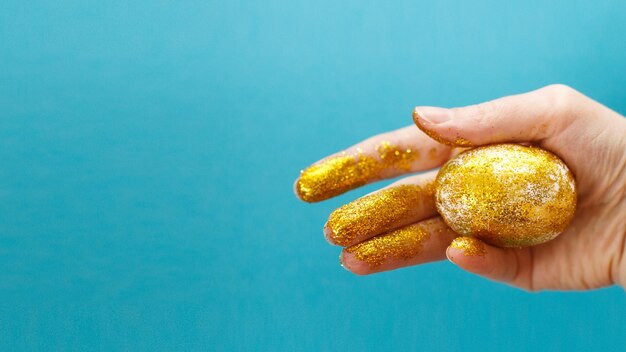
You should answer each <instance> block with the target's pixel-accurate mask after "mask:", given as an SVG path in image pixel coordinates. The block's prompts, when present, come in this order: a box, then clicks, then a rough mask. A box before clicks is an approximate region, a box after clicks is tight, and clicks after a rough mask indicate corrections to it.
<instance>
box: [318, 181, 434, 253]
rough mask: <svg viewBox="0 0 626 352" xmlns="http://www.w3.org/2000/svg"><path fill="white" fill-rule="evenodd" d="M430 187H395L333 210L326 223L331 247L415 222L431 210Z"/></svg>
mask: <svg viewBox="0 0 626 352" xmlns="http://www.w3.org/2000/svg"><path fill="white" fill-rule="evenodd" d="M434 202H435V197H434V183H430V184H428V185H426V186H424V187H420V186H417V185H399V186H393V187H389V188H385V189H383V190H381V191H379V192H376V193H372V194H370V195H367V196H365V197H362V198H359V199H357V200H355V201H353V202H351V203H348V204H346V205H344V206H342V207H340V208H339V209H337V210H335V211H334V212H333V213H332V214H330V217H329V219H328V222H327V223H326V228H327V229H328V232H329V234H328V236H329V237H330V238H331V240H332V241H333V242H334V243H337V244H338V245H341V246H347V245H349V244H351V243H352V241H354V240H355V239H356V238H357V237H359V238H369V237H372V236H375V235H378V234H381V233H383V232H386V231H389V230H391V229H393V228H397V227H399V226H403V225H406V224H409V223H411V222H414V221H416V220H417V219H416V216H419V215H420V212H422V211H423V209H425V208H432V207H433V206H434Z"/></svg>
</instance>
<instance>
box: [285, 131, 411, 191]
mask: <svg viewBox="0 0 626 352" xmlns="http://www.w3.org/2000/svg"><path fill="white" fill-rule="evenodd" d="M418 158H419V154H418V152H417V150H412V149H410V148H400V147H398V146H394V145H392V144H390V143H389V142H387V141H382V142H381V143H380V144H378V145H377V146H375V147H374V150H371V151H363V150H362V149H360V148H357V149H356V151H355V152H354V153H351V154H348V153H342V154H340V155H338V156H334V157H330V158H328V159H325V160H322V161H320V162H318V163H316V164H314V165H312V166H310V167H309V168H307V169H306V170H303V171H302V172H301V174H300V178H299V179H298V181H297V182H296V193H297V194H298V196H299V197H300V199H302V200H304V201H307V202H318V201H322V200H325V199H328V198H331V197H334V196H337V195H339V194H342V193H344V192H347V191H349V190H351V189H354V188H357V187H360V186H363V185H365V184H367V183H369V182H372V181H375V180H378V179H380V178H382V177H383V176H385V175H384V174H385V173H391V174H393V175H395V174H398V173H399V172H408V171H410V169H411V164H412V162H413V161H414V160H417V159H418Z"/></svg>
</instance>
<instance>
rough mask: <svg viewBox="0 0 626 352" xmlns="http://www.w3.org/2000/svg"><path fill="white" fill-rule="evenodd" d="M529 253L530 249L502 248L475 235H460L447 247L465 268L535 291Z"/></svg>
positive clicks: (492, 278)
mask: <svg viewBox="0 0 626 352" xmlns="http://www.w3.org/2000/svg"><path fill="white" fill-rule="evenodd" d="M529 253H530V252H529V251H528V248H523V249H509V248H498V247H494V246H490V245H488V244H486V243H484V242H482V241H481V240H479V239H476V238H473V237H457V238H455V239H454V240H453V241H452V243H451V244H450V246H449V247H448V249H447V250H446V256H447V257H448V260H450V261H451V262H452V263H454V264H456V265H457V266H459V267H460V268H461V269H463V270H466V271H469V272H471V273H474V274H477V275H480V276H483V277H486V278H488V279H491V280H494V281H500V282H504V283H509V284H511V285H513V286H517V287H521V288H523V289H526V290H531V291H532V290H533V284H532V282H531V281H532V279H531V276H530V273H531V258H530V254H529Z"/></svg>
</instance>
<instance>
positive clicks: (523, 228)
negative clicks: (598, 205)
mask: <svg viewBox="0 0 626 352" xmlns="http://www.w3.org/2000/svg"><path fill="white" fill-rule="evenodd" d="M435 198H436V206H437V210H438V211H439V213H440V214H441V216H442V217H443V219H444V221H445V222H446V223H447V224H448V226H450V227H451V228H452V229H453V230H454V231H455V232H457V233H459V234H461V235H463V236H473V237H476V238H478V239H480V240H483V241H485V242H487V243H489V244H492V245H496V246H499V247H525V246H532V245H536V244H539V243H544V242H547V241H549V240H551V239H553V238H555V237H556V236H557V235H558V234H560V233H561V232H563V230H565V228H566V227H567V225H568V224H569V223H570V221H571V219H572V217H573V216H574V211H575V210H576V184H575V181H574V176H573V175H572V173H571V172H570V171H569V169H568V168H567V166H566V165H565V163H563V161H561V159H559V158H558V157H557V156H555V155H554V154H552V153H550V152H547V151H545V150H543V149H541V148H537V147H525V146H522V145H517V144H499V145H491V146H485V147H478V148H474V149H471V150H468V151H465V152H463V153H461V154H459V155H458V156H457V157H456V158H454V159H451V160H450V161H448V162H447V163H446V164H445V165H444V166H443V167H442V168H441V170H440V171H439V173H438V175H437V180H436V191H435Z"/></svg>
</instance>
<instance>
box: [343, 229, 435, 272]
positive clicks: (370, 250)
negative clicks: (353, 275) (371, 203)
mask: <svg viewBox="0 0 626 352" xmlns="http://www.w3.org/2000/svg"><path fill="white" fill-rule="evenodd" d="M429 237H430V234H429V233H428V231H427V230H426V229H425V228H424V227H423V226H422V225H419V224H413V225H409V226H406V227H403V228H401V229H398V230H395V231H391V232H389V233H387V234H384V235H380V236H377V237H374V238H372V239H369V240H367V241H365V242H361V243H359V244H356V245H354V246H351V247H348V248H346V249H345V251H346V252H348V253H352V254H354V257H355V258H356V259H358V260H360V261H362V262H365V263H368V264H369V266H370V268H375V267H377V266H380V265H381V264H383V263H384V262H385V261H386V260H387V259H399V260H407V259H410V258H413V257H415V256H416V255H418V254H419V253H420V251H421V249H422V245H423V243H424V242H425V241H426V240H427V239H428V238H429Z"/></svg>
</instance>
